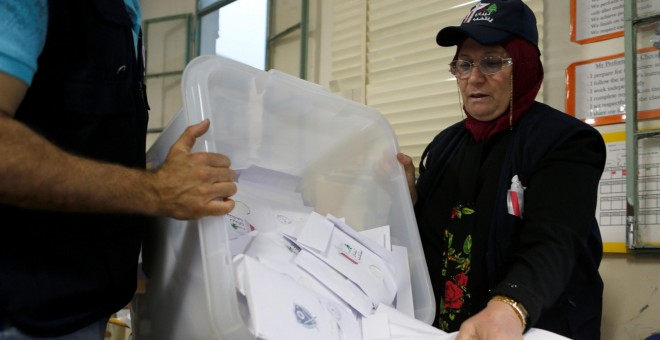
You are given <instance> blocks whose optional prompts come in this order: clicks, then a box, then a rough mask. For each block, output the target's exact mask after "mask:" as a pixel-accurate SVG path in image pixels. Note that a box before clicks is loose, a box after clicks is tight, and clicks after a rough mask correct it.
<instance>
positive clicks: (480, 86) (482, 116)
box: [457, 38, 512, 122]
mask: <svg viewBox="0 0 660 340" xmlns="http://www.w3.org/2000/svg"><path fill="white" fill-rule="evenodd" d="M484 57H502V58H508V57H509V56H508V54H507V53H506V50H505V49H504V47H502V46H500V45H496V46H485V45H481V44H479V43H478V42H476V41H475V40H474V39H472V38H467V40H465V41H464V42H463V45H461V47H460V50H459V51H458V55H457V58H458V59H461V60H465V61H469V62H474V63H479V61H480V60H481V59H483V58H484ZM511 72H512V67H511V66H504V67H502V70H501V71H499V72H497V73H495V74H493V75H485V74H483V73H481V70H479V68H478V67H476V66H473V67H472V69H471V70H470V74H469V76H468V77H467V78H465V79H458V78H457V81H458V87H459V88H460V90H461V97H462V98H463V105H465V109H466V110H467V112H468V113H469V114H470V115H471V116H472V117H474V118H475V119H477V120H479V121H483V122H487V121H491V120H493V119H495V118H497V117H499V116H500V115H501V114H502V113H504V111H505V110H506V109H507V108H508V107H509V99H510V98H509V97H510V95H511V83H510V77H511Z"/></svg>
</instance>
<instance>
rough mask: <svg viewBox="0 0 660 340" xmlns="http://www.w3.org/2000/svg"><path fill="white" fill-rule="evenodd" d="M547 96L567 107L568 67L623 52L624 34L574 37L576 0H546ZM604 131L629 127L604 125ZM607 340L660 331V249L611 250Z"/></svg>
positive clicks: (605, 265)
mask: <svg viewBox="0 0 660 340" xmlns="http://www.w3.org/2000/svg"><path fill="white" fill-rule="evenodd" d="M544 19H545V20H544V23H545V28H544V29H545V32H544V37H545V43H544V52H545V64H544V66H545V71H546V73H545V81H544V88H545V89H546V90H545V92H544V97H545V98H544V101H545V102H546V103H547V104H549V105H551V106H553V107H556V108H562V109H565V95H566V93H565V90H564V89H565V88H566V86H565V83H566V76H565V70H566V68H567V67H568V66H569V65H570V64H571V63H573V62H577V61H583V60H588V59H592V58H597V57H602V56H607V55H612V54H617V53H622V52H623V50H624V46H623V44H624V42H623V37H621V38H615V39H610V40H606V41H601V42H595V43H591V44H585V45H579V44H577V43H573V42H571V41H570V26H569V25H570V0H545V1H544ZM598 129H599V130H600V131H601V132H603V133H607V132H612V131H617V130H621V129H624V128H623V127H622V126H621V125H619V126H615V125H613V126H599V127H598ZM600 272H601V274H602V276H603V280H604V282H605V297H604V313H603V326H602V339H603V340H621V339H644V338H645V337H646V336H648V335H650V334H653V333H654V332H660V291H659V290H658V288H659V286H660V255H658V254H656V255H640V254H605V256H604V258H603V262H602V265H601V268H600Z"/></svg>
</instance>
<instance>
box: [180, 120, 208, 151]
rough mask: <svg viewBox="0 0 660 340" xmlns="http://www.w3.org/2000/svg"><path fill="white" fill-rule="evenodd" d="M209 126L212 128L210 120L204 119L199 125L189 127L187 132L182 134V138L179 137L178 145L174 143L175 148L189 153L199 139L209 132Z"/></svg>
mask: <svg viewBox="0 0 660 340" xmlns="http://www.w3.org/2000/svg"><path fill="white" fill-rule="evenodd" d="M209 126H211V122H210V121H209V120H208V119H204V120H203V121H201V122H199V123H197V124H193V125H190V126H188V127H187V128H186V130H185V131H183V134H181V137H179V139H178V140H177V141H176V143H174V147H176V148H181V149H183V150H185V151H188V152H189V151H190V150H192V148H193V146H194V145H195V141H196V140H197V138H199V137H201V136H202V135H204V134H205V133H206V131H208V130H209Z"/></svg>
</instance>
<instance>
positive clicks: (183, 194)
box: [153, 119, 237, 220]
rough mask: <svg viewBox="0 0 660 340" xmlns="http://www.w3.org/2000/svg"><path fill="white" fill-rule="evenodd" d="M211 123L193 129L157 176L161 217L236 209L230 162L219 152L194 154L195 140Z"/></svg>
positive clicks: (183, 217) (192, 216)
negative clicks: (233, 198)
mask: <svg viewBox="0 0 660 340" xmlns="http://www.w3.org/2000/svg"><path fill="white" fill-rule="evenodd" d="M209 126H210V122H209V120H208V119H207V120H204V121H202V122H201V123H198V124H195V125H191V126H189V127H188V128H187V129H186V130H185V131H184V132H183V134H182V135H181V137H180V138H179V140H177V141H176V143H174V144H173V145H172V147H171V148H170V152H169V154H168V155H167V159H166V160H165V162H164V163H163V164H162V165H161V166H160V167H159V168H158V169H157V170H156V171H155V172H154V173H153V180H154V184H153V188H154V190H155V191H156V194H157V196H158V198H159V200H158V202H159V203H158V205H159V207H158V214H159V215H167V216H171V217H174V218H176V219H181V220H192V219H198V218H201V217H203V216H207V215H215V216H218V215H223V214H226V213H228V212H230V211H231V210H232V209H233V208H234V201H233V200H231V199H229V197H230V196H232V195H234V194H235V193H236V190H237V189H236V184H235V183H234V182H233V181H234V176H235V174H234V171H233V170H232V169H230V168H229V167H230V165H231V163H230V160H229V158H227V157H226V156H224V155H221V154H215V153H202V152H199V153H193V152H191V150H192V147H193V145H194V144H195V140H196V139H197V138H199V137H200V136H202V135H203V134H204V133H206V131H207V130H208V129H209Z"/></svg>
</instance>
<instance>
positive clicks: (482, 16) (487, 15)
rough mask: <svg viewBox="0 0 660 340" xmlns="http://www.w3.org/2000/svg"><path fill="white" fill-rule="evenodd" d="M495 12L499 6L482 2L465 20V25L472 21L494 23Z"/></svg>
mask: <svg viewBox="0 0 660 340" xmlns="http://www.w3.org/2000/svg"><path fill="white" fill-rule="evenodd" d="M495 12H497V4H490V3H484V2H480V3H478V4H477V5H475V6H474V8H473V9H472V10H471V11H470V13H469V14H468V15H467V16H466V17H465V19H463V23H465V24H467V23H470V22H472V21H488V22H493V17H492V14H493V13H495Z"/></svg>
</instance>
